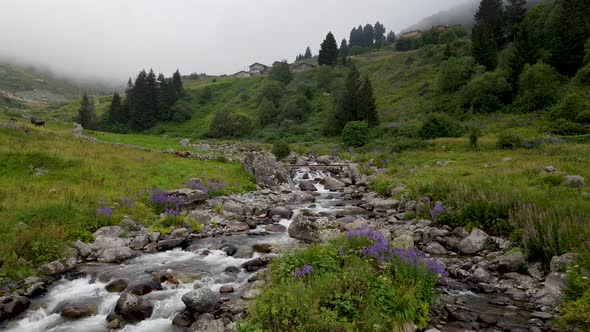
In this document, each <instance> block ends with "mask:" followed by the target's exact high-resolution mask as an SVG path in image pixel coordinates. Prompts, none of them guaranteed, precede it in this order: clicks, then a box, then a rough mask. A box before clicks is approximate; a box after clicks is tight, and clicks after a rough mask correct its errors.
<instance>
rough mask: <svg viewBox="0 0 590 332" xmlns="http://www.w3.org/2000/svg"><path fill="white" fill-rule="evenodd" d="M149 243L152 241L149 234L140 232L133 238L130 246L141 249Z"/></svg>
mask: <svg viewBox="0 0 590 332" xmlns="http://www.w3.org/2000/svg"><path fill="white" fill-rule="evenodd" d="M148 243H150V238H149V237H148V236H147V234H140V235H138V236H136V237H134V238H133V240H131V243H129V248H131V249H133V250H141V249H143V247H145V246H146V245H147V244H148Z"/></svg>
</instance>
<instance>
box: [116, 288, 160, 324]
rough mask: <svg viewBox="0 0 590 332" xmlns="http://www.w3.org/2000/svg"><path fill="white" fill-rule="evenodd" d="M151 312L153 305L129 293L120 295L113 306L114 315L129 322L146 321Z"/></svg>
mask: <svg viewBox="0 0 590 332" xmlns="http://www.w3.org/2000/svg"><path fill="white" fill-rule="evenodd" d="M153 311H154V305H153V304H152V303H151V302H150V301H148V300H146V299H144V298H141V297H139V296H137V295H134V294H131V293H123V294H121V297H119V300H117V305H116V306H115V314H117V315H119V316H121V317H122V318H124V319H125V320H128V321H131V322H135V321H142V320H144V319H147V318H149V317H150V316H151V315H152V312H153Z"/></svg>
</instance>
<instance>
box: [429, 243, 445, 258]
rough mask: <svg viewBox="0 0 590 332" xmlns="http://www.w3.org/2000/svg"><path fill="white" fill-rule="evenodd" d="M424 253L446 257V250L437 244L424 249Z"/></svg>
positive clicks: (431, 244)
mask: <svg viewBox="0 0 590 332" xmlns="http://www.w3.org/2000/svg"><path fill="white" fill-rule="evenodd" d="M424 252H427V253H429V254H433V255H446V254H447V250H446V249H445V247H443V246H442V245H441V244H440V243H438V242H432V243H430V244H429V245H427V246H426V248H424Z"/></svg>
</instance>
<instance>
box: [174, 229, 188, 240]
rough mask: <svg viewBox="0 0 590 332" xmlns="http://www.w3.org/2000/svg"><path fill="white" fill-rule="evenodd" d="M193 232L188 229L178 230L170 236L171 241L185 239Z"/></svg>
mask: <svg viewBox="0 0 590 332" xmlns="http://www.w3.org/2000/svg"><path fill="white" fill-rule="evenodd" d="M190 233H191V232H190V231H189V230H188V229H186V228H178V229H175V230H174V231H172V233H171V234H170V238H171V239H185V238H187V237H188V236H189V234H190Z"/></svg>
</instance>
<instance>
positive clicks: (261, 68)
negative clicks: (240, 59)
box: [250, 62, 268, 76]
mask: <svg viewBox="0 0 590 332" xmlns="http://www.w3.org/2000/svg"><path fill="white" fill-rule="evenodd" d="M267 71H268V66H265V65H263V64H261V63H258V62H256V63H254V64H252V65H250V74H252V75H254V76H255V75H261V74H264V73H266V72H267Z"/></svg>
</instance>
